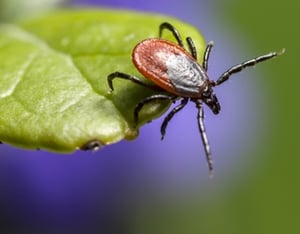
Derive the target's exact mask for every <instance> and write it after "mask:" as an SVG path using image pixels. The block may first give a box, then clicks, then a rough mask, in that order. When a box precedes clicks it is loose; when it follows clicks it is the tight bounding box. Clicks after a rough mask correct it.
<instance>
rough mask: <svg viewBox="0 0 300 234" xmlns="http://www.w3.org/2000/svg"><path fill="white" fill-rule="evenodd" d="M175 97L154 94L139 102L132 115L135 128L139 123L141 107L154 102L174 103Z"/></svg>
mask: <svg viewBox="0 0 300 234" xmlns="http://www.w3.org/2000/svg"><path fill="white" fill-rule="evenodd" d="M176 98H177V97H176V96H170V95H167V94H154V95H152V96H149V97H146V98H145V99H143V100H142V101H140V102H139V103H138V104H137V105H136V107H135V109H134V114H133V121H134V124H135V127H136V126H137V125H138V122H139V113H140V111H141V109H142V108H143V106H144V105H145V104H147V103H149V102H152V101H156V100H168V101H174V100H175V99H176Z"/></svg>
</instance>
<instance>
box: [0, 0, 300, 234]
mask: <svg viewBox="0 0 300 234" xmlns="http://www.w3.org/2000/svg"><path fill="white" fill-rule="evenodd" d="M3 3H4V2H2V4H3ZM174 3H175V2H174ZM157 4H158V3H157ZM211 4H213V5H215V6H214V9H217V11H216V12H214V14H216V18H217V20H216V22H218V21H220V22H222V23H223V25H227V27H230V28H231V31H233V30H235V31H237V32H238V34H236V35H243V37H242V38H243V39H244V40H246V41H243V42H241V44H240V45H247V44H249V45H251V48H247V50H248V51H251V54H254V55H259V54H261V53H262V52H268V51H273V50H274V49H275V50H278V51H279V50H280V49H281V48H283V47H284V48H286V53H285V54H284V55H283V56H281V57H280V58H278V59H276V60H274V61H272V62H271V63H270V64H268V65H267V64H265V65H264V67H265V69H266V70H267V74H268V75H267V76H265V77H257V78H256V79H260V81H259V82H261V86H262V87H266V98H268V100H267V102H268V103H270V105H271V106H270V107H268V110H270V111H272V114H271V115H266V118H268V119H265V120H264V122H266V123H267V125H266V126H263V127H265V128H267V129H266V130H265V131H264V132H267V133H268V134H266V135H264V136H263V137H261V138H262V139H261V140H262V141H263V142H262V143H261V144H260V145H259V147H257V148H256V149H254V152H255V154H256V155H255V158H259V159H260V160H259V163H256V164H255V167H252V168H251V169H250V175H248V176H247V177H245V178H242V179H236V178H235V179H233V180H237V181H238V182H236V183H235V184H234V186H227V187H226V189H224V190H223V192H222V194H221V195H220V194H218V189H217V188H216V189H215V191H216V193H214V189H210V190H209V194H205V197H204V198H202V199H198V197H197V196H198V194H197V193H195V194H193V195H191V197H189V199H182V200H176V199H175V200H169V199H168V200H163V199H162V198H153V197H152V198H150V197H149V202H148V203H147V199H146V198H145V199H143V200H142V201H134V204H133V205H132V206H131V205H130V204H127V206H128V207H117V209H121V210H130V216H131V217H124V222H127V224H126V225H125V226H127V227H128V230H130V231H128V230H127V232H125V231H124V233H140V234H147V233H149V234H150V233H151V234H153V233H174V234H175V233H213V234H218V233H220V234H221V233H228V234H229V233H230V234H232V233H244V234H246V233H249V234H250V233H255V234H268V233H272V234H277V233H278V234H282V233H289V234H290V233H300V224H299V220H300V185H299V182H298V181H299V180H300V169H299V165H300V153H299V146H298V145H299V143H298V141H299V139H300V138H299V135H300V134H299V133H300V128H299V120H298V119H299V113H300V111H299V101H300V95H299V93H300V92H299V91H298V89H299V87H300V78H299V77H298V76H299V73H300V72H299V71H298V70H297V69H298V68H299V67H300V66H299V65H298V62H299V53H300V43H299V41H300V36H299V35H300V30H299V26H298V24H299V22H300V17H299V10H300V3H299V2H297V1H295V0H287V1H285V2H281V1H270V0H266V1H259V0H252V1H237V0H228V1H221V0H220V1H211ZM198 5H199V6H198V7H199V8H201V4H200V1H199V4H198ZM0 6H1V5H0ZM0 12H2V15H4V13H5V17H6V19H7V16H6V13H7V12H5V11H4V8H3V5H2V7H1V11H0ZM3 12H4V13H3ZM222 30H223V31H226V29H222ZM219 40H220V39H219ZM238 40H239V39H237V40H236V41H238ZM237 43H238V42H237ZM238 47H240V46H238ZM298 66H299V67H298ZM259 82H258V84H259ZM253 95H254V96H255V95H256V94H255V93H253ZM260 96H261V97H264V95H263V94H262V95H260ZM253 128H255V126H254V127H253ZM245 134H246V133H245ZM232 147H233V146H232ZM249 157H251V155H249ZM0 160H1V159H0ZM248 174H249V172H248ZM208 183H210V182H208ZM212 183H213V182H212ZM218 186H220V185H218ZM224 186H225V185H224ZM150 194H151V193H150ZM121 213H122V212H121ZM125 213H126V214H127V211H126V212H125ZM132 217H133V218H132Z"/></svg>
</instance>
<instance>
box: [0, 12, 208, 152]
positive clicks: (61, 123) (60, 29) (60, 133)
mask: <svg viewBox="0 0 300 234" xmlns="http://www.w3.org/2000/svg"><path fill="white" fill-rule="evenodd" d="M164 21H168V22H170V23H172V24H173V25H174V26H175V27H177V29H178V30H179V31H180V32H181V33H182V36H183V37H186V36H191V37H192V38H193V39H194V42H195V44H196V47H197V50H198V53H199V54H200V55H201V54H202V53H203V50H204V41H203V38H202V37H201V35H200V34H199V32H198V31H197V30H196V29H195V28H193V27H192V26H189V25H187V24H185V23H183V22H181V21H178V20H176V19H174V18H170V17H166V16H160V15H151V14H145V13H137V12H130V11H115V10H104V9H98V10H95V9H94V10H91V9H86V10H82V9H81V10H79V9H72V10H61V11H56V12H52V13H47V14H45V15H42V16H39V17H35V18H31V19H26V20H23V21H20V22H17V23H16V24H14V25H8V24H0V58H1V61H0V140H1V141H3V142H6V143H10V144H13V145H17V146H21V147H26V148H43V149H47V150H50V151H59V152H70V151H74V150H76V149H79V148H84V146H86V144H87V143H88V142H90V141H92V140H97V141H99V142H100V143H101V144H102V145H106V144H110V143H114V142H117V141H120V140H121V139H123V138H125V139H134V138H135V137H136V136H137V134H138V131H137V130H136V129H134V128H133V127H132V126H133V110H134V107H135V105H136V104H137V103H138V102H139V101H140V100H141V99H143V98H145V97H147V96H149V95H151V94H153V93H154V91H151V90H148V89H146V88H143V87H140V86H138V85H136V84H133V83H132V82H130V81H125V80H116V81H115V83H114V84H115V90H114V92H113V93H109V88H108V85H107V78H106V77H107V75H108V74H110V73H112V72H114V71H122V72H126V73H129V74H133V75H137V76H140V75H139V73H138V72H137V71H136V69H135V67H134V66H133V64H132V62H131V51H132V49H133V47H134V46H135V45H136V44H137V43H138V42H139V41H141V40H143V39H145V38H150V37H157V36H158V26H159V24H160V23H162V22H164ZM163 36H164V37H165V38H168V39H170V40H174V39H173V37H172V35H171V34H169V33H165V34H164V35H163ZM199 57H201V56H199ZM169 105H170V103H168V102H155V103H151V104H149V105H147V106H145V108H143V110H142V113H141V119H140V121H141V123H140V125H142V124H143V123H146V122H147V121H149V120H151V119H153V118H156V117H158V116H160V115H161V114H162V113H163V112H164V111H165V110H166V109H167V108H168V106H169Z"/></svg>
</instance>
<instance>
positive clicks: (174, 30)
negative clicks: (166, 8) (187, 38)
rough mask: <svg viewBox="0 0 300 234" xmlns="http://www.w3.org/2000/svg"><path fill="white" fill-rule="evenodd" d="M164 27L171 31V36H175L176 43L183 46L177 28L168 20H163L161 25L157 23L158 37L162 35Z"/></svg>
mask: <svg viewBox="0 0 300 234" xmlns="http://www.w3.org/2000/svg"><path fill="white" fill-rule="evenodd" d="M164 29H168V30H169V31H171V32H172V34H173V36H174V37H175V39H176V41H177V42H178V44H179V45H180V46H181V47H183V42H182V39H181V36H180V34H179V32H178V31H177V29H176V28H175V27H174V26H173V25H172V24H170V23H168V22H164V23H162V24H161V25H159V37H160V38H161V36H162V32H163V30H164Z"/></svg>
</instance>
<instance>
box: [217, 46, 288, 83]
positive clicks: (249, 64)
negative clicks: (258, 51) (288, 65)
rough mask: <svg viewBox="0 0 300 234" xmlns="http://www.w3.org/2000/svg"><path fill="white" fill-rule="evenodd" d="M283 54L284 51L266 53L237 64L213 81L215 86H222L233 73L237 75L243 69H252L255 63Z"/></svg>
mask: <svg viewBox="0 0 300 234" xmlns="http://www.w3.org/2000/svg"><path fill="white" fill-rule="evenodd" d="M284 52H285V49H282V50H281V51H280V52H271V53H268V54H265V55H261V56H258V57H256V58H253V59H250V60H247V61H245V62H242V63H240V64H237V65H235V66H233V67H231V68H229V69H228V70H227V71H225V72H224V73H223V74H222V75H221V76H220V77H219V79H217V80H216V81H215V85H220V84H222V83H223V82H225V81H226V80H228V79H229V77H230V76H231V75H232V74H234V73H238V72H240V71H242V70H243V69H245V68H246V67H252V66H254V65H255V64H257V63H260V62H263V61H266V60H269V59H271V58H274V57H276V56H278V55H281V54H283V53H284Z"/></svg>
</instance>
